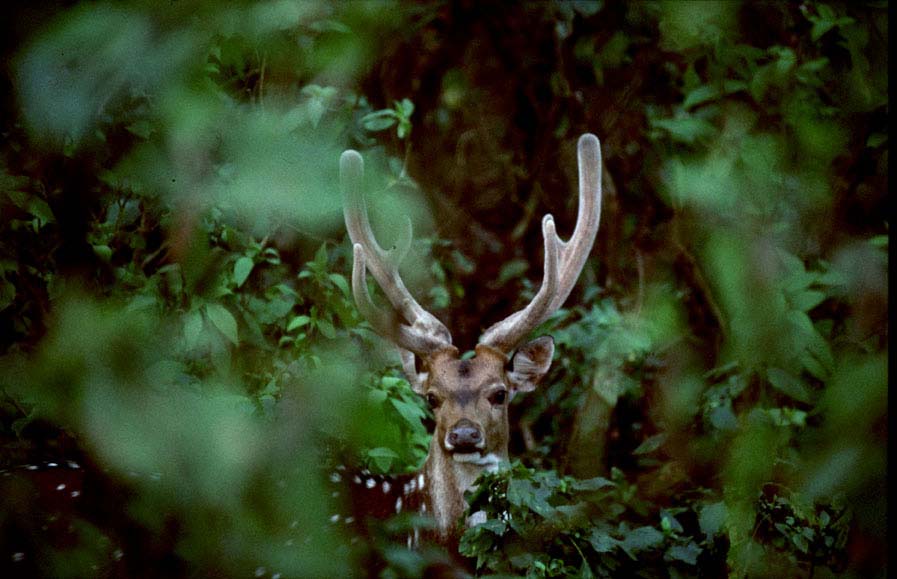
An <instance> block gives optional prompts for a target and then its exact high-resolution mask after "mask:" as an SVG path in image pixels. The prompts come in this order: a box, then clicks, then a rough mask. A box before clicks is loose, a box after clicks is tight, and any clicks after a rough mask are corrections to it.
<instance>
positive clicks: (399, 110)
mask: <svg viewBox="0 0 897 579" xmlns="http://www.w3.org/2000/svg"><path fill="white" fill-rule="evenodd" d="M462 4H463V3H462ZM474 5H476V3H474V4H473V5H471V6H467V5H466V4H465V5H463V6H460V5H459V6H443V5H442V4H423V5H419V4H415V3H392V2H378V3H354V2H350V3H337V2H237V3H230V4H228V5H226V6H224V5H221V4H220V3H214V2H208V1H200V2H193V3H189V5H188V4H185V3H177V2H176V3H166V4H165V5H164V6H161V5H159V6H157V5H155V4H153V3H147V2H142V1H128V2H119V3H117V4H114V5H113V4H109V3H99V4H96V3H91V4H80V5H74V6H72V7H71V8H68V9H65V10H63V9H58V10H57V11H56V12H54V11H53V10H51V9H49V8H48V9H46V11H42V10H43V9H41V10H37V9H34V10H35V12H27V11H23V12H22V15H23V16H22V17H21V18H17V17H15V16H14V17H10V18H7V19H3V21H4V22H15V23H16V24H15V26H13V25H11V24H6V25H5V26H7V28H9V30H7V28H4V32H9V38H12V39H13V40H12V41H11V42H10V43H8V46H7V45H5V46H7V47H6V48H5V49H4V50H5V51H6V52H5V53H4V57H5V60H4V62H5V63H6V64H7V66H6V67H4V70H5V71H6V73H5V75H6V76H5V78H6V79H7V82H8V86H9V87H11V89H12V90H11V91H10V92H9V95H10V97H9V98H8V99H5V100H4V101H3V103H2V104H0V106H2V107H3V112H4V113H5V114H4V115H0V119H2V121H0V125H2V133H3V142H2V144H0V213H2V216H3V218H2V220H0V327H2V330H3V331H2V332H0V344H2V350H0V354H2V358H0V388H2V390H3V396H2V403H0V418H2V419H0V467H2V468H7V467H12V466H16V465H21V464H25V463H27V462H31V461H36V460H40V459H44V458H46V459H62V458H71V459H75V460H77V461H78V462H79V463H82V464H85V465H88V469H89V470H88V472H89V473H90V474H91V476H92V477H94V478H93V479H92V480H93V483H92V484H95V485H98V486H97V488H100V489H104V490H106V489H111V490H110V491H109V492H108V493H107V494H102V492H103V491H96V492H97V493H99V494H101V495H102V499H103V501H102V504H99V505H98V504H96V503H92V504H91V506H87V507H84V508H83V509H82V510H80V511H77V512H74V513H73V514H71V517H70V522H71V530H70V531H69V534H68V535H65V540H60V541H56V542H53V541H48V540H45V539H44V537H45V536H46V535H43V534H41V531H40V529H39V523H38V522H39V521H42V520H43V519H42V517H44V516H46V515H47V513H46V512H44V511H43V510H41V509H42V507H41V506H40V505H39V504H36V503H33V502H32V501H31V500H30V499H27V500H26V499H23V498H22V497H23V496H24V495H21V494H18V492H10V493H6V492H5V491H6V490H7V488H6V487H4V488H3V489H2V490H3V491H4V493H0V495H2V496H3V497H4V498H3V499H2V502H0V505H2V508H0V538H2V543H3V545H4V547H6V545H7V543H8V544H9V545H22V544H23V541H24V543H25V544H30V545H33V546H34V549H33V550H31V551H28V555H29V557H30V556H31V555H32V554H33V555H34V557H33V561H32V560H28V561H27V562H25V563H27V564H29V565H32V564H33V567H29V569H31V570H32V571H33V573H34V574H37V575H38V576H85V575H106V576H122V575H123V576H129V575H141V576H152V575H159V576H162V575H164V576H195V575H208V574H211V575H215V576H253V575H254V576H268V575H274V574H275V573H280V574H281V576H284V577H286V576H345V575H351V574H352V573H353V572H354V573H357V574H361V573H364V572H366V571H367V569H365V570H359V569H358V568H355V566H354V564H355V563H356V562H355V561H354V560H352V558H351V557H352V555H353V554H354V553H355V552H356V551H355V550H354V548H353V546H352V543H351V541H352V538H351V537H349V536H346V535H345V534H344V533H342V532H340V531H338V530H337V529H335V528H334V527H333V526H329V525H328V523H327V521H328V520H329V519H330V517H331V514H332V513H333V512H334V511H335V510H338V509H339V508H341V506H344V505H340V504H339V503H338V502H337V501H336V500H334V497H332V496H331V489H330V488H329V487H328V486H327V485H325V484H324V479H325V478H326V477H325V476H322V475H323V474H325V473H322V472H321V470H322V465H326V464H330V461H332V459H333V458H334V456H333V455H332V453H329V452H328V451H329V449H330V447H329V445H328V444H329V442H331V441H336V442H337V443H338V446H339V448H340V449H341V450H345V451H346V453H347V456H348V457H349V458H350V459H352V460H353V461H355V462H356V463H357V464H359V465H361V466H364V467H366V468H368V469H370V470H372V471H374V472H378V473H381V472H383V473H385V472H410V471H413V470H415V469H417V468H419V467H420V465H421V464H422V462H423V460H424V458H425V456H426V452H427V448H428V445H429V435H428V433H427V428H426V424H427V423H428V422H429V421H430V419H431V415H430V413H429V410H428V409H427V408H426V406H425V405H424V404H423V402H422V401H421V400H420V399H419V397H417V396H416V395H415V394H414V393H413V392H412V391H411V389H410V387H409V385H408V383H407V382H406V381H405V379H404V378H402V377H400V372H399V370H398V359H397V357H396V356H395V354H394V352H392V351H391V350H390V349H389V347H388V346H386V345H385V344H384V343H383V341H382V340H381V339H380V338H378V337H376V336H374V334H373V333H372V331H371V328H370V326H369V325H368V324H367V323H366V322H365V321H363V320H362V318H361V317H360V316H359V314H358V312H357V311H356V308H355V306H354V301H353V298H352V295H351V290H350V287H349V284H350V281H349V280H348V277H347V276H348V275H349V272H350V271H351V250H350V248H349V247H348V244H347V243H345V241H344V228H343V225H342V216H341V208H340V206H341V200H340V193H339V187H338V175H337V170H338V169H337V168H338V158H339V153H340V152H341V151H342V150H343V149H345V148H348V147H353V148H356V149H359V150H361V151H362V152H363V154H364V156H365V160H366V187H367V192H368V195H367V200H368V203H369V205H370V211H371V218H372V222H373V227H374V229H375V231H376V233H377V236H378V239H380V240H381V241H382V244H383V245H384V247H389V246H390V244H392V243H395V242H396V239H397V238H398V237H399V235H400V234H399V233H398V231H399V230H400V229H401V227H400V225H401V224H399V221H401V220H403V219H404V217H405V216H406V215H407V216H409V217H410V218H411V219H412V221H413V222H414V225H415V229H416V238H417V239H416V242H415V244H414V245H413V246H412V248H411V251H410V253H411V255H409V257H408V258H407V259H406V260H405V262H404V263H403V264H402V269H403V278H404V279H405V281H406V283H407V285H408V286H409V287H410V288H411V290H412V293H413V294H414V295H415V296H417V298H418V299H419V300H421V302H422V303H424V304H425V305H426V306H427V307H428V308H429V309H431V310H433V311H435V312H436V313H437V314H438V315H439V316H440V318H442V319H444V320H445V321H446V322H448V325H449V326H450V327H451V328H452V329H453V331H455V330H457V331H456V333H455V337H456V338H457V339H456V343H458V344H459V346H460V347H462V348H463V347H467V346H469V344H466V343H464V342H467V341H470V340H473V339H475V337H476V336H475V334H476V333H477V332H478V331H479V330H480V329H481V328H482V327H485V325H487V324H488V320H486V317H489V316H495V317H498V315H502V316H504V315H507V314H508V313H510V311H512V309H513V307H514V306H515V305H521V304H523V303H525V301H526V300H527V299H529V298H531V297H532V295H533V294H534V292H535V291H536V288H537V287H538V286H537V285H536V284H537V281H538V280H537V276H538V275H539V273H538V269H539V267H538V263H537V262H538V260H539V255H540V253H539V251H541V250H538V249H536V248H538V247H540V245H539V244H541V238H540V237H539V228H538V226H537V225H536V224H537V223H538V221H537V220H538V217H539V216H540V215H542V214H543V213H547V212H553V213H554V214H555V215H556V216H557V217H558V223H559V224H561V225H562V227H561V229H562V230H564V229H565V227H563V225H566V224H570V223H571V222H570V220H572V211H573V209H572V207H573V204H574V203H575V196H574V195H570V196H569V197H570V198H569V199H567V197H564V195H563V192H564V191H566V189H565V188H566V187H568V183H569V186H570V187H574V188H575V171H574V170H573V166H574V162H575V161H574V158H575V157H574V155H573V154H572V151H573V149H572V148H571V147H572V145H571V143H573V142H574V140H575V137H576V136H578V134H579V133H580V132H584V131H591V132H595V133H596V134H598V136H599V137H600V138H601V140H602V146H603V153H604V160H605V167H604V169H605V170H606V172H607V178H606V179H605V182H604V184H605V202H604V215H603V217H602V219H603V222H602V230H601V233H600V234H599V238H598V242H597V245H596V250H595V252H594V254H593V256H592V258H591V259H590V260H589V262H588V264H587V266H586V269H585V271H584V273H583V277H582V280H581V282H580V284H579V286H578V288H577V289H576V290H575V291H574V293H573V294H572V296H571V299H570V301H569V302H568V304H567V307H568V308H569V309H562V310H560V311H559V312H558V313H557V314H556V315H555V316H554V317H553V318H552V319H551V320H549V321H548V322H547V323H546V324H545V325H544V327H543V328H542V329H541V330H542V331H543V332H545V333H550V334H551V335H553V336H554V338H555V342H556V346H557V355H556V359H555V361H554V365H553V369H552V372H551V374H550V376H549V377H548V379H546V381H545V383H544V384H543V385H542V386H540V388H539V390H538V391H537V392H535V393H533V394H529V395H526V396H520V397H517V398H516V399H515V401H514V403H513V406H512V414H511V416H512V423H511V426H512V443H513V444H512V452H516V451H520V454H521V456H522V458H523V462H522V463H514V465H513V466H511V467H510V468H509V469H508V470H505V471H502V472H499V473H495V474H489V475H484V476H483V477H482V478H481V484H480V485H479V487H477V488H476V489H475V490H474V491H472V492H471V493H470V495H469V497H468V498H469V501H470V506H471V508H470V512H469V513H468V514H472V513H475V512H478V511H482V512H483V513H484V514H485V515H486V519H485V522H482V523H481V524H478V525H476V526H474V527H472V528H469V529H467V530H466V531H465V532H464V535H463V540H462V542H461V552H462V553H463V554H464V555H465V556H467V557H469V558H470V562H471V565H472V566H474V567H475V568H476V570H477V572H478V573H479V574H481V575H511V576H533V577H548V576H583V577H590V576H649V577H653V576H664V577H666V576H676V577H684V576H724V575H726V574H729V575H733V576H816V575H823V576H831V575H843V576H847V577H858V576H884V573H885V570H884V569H885V564H886V563H885V562H886V556H885V555H884V553H885V547H884V544H883V541H882V539H881V537H884V536H885V535H886V528H887V523H886V519H885V513H886V510H887V509H886V507H887V500H886V491H885V477H884V473H885V472H886V470H887V458H886V454H885V448H886V444H887V386H888V362H887V360H888V342H887V336H888V323H887V289H888V284H887V280H888V271H889V257H888V246H889V222H888V219H889V217H888V214H887V212H886V211H885V208H886V206H887V199H888V197H887V183H888V180H887V173H888V171H887V161H888V142H889V141H888V136H887V134H886V131H885V129H884V127H886V126H887V124H888V98H887V85H888V78H887V69H888V67H887V64H888V63H887V60H888V53H887V50H886V47H887V14H886V11H885V10H884V8H885V6H883V5H882V3H878V2H866V3H862V4H859V3H843V2H830V3H823V2H802V3H748V2H745V3H739V2H692V1H677V2H657V3H627V4H620V3H616V4H615V3H608V2H556V3H522V4H519V5H518V4H514V5H508V6H506V7H503V9H502V10H500V11H495V10H493V9H488V8H485V7H474ZM16 10H25V9H24V8H21V9H19V8H16ZM16 16H18V13H16ZM32 16H33V18H32ZM32 22H34V23H33V24H32ZM471 23H472V24H471ZM13 29H14V30H13ZM447 55H449V56H447ZM509 55H511V56H509ZM390 103H391V104H390ZM412 127H413V129H414V130H413V131H412ZM393 128H395V132H393V131H392V129H393ZM567 166H568V167H567ZM412 174H413V175H414V178H415V179H417V180H419V181H420V183H421V185H420V187H418V185H417V182H416V181H415V180H414V179H412V178H411V176H410V175H412ZM427 195H429V196H431V199H430V200H431V201H434V203H433V204H432V206H433V207H434V208H436V210H435V211H434V215H433V216H431V215H430V214H429V211H428V209H427V207H426V205H424V203H423V201H424V200H425V198H426V196H427ZM565 219H566V221H565ZM434 229H435V234H432V233H431V232H432V231H433V230H434ZM441 237H442V238H441ZM444 237H449V239H444ZM371 285H372V287H373V286H374V284H373V282H371ZM499 310H500V313H499ZM462 343H463V345H462ZM467 355H470V353H468V354H467ZM322 441H327V443H322ZM340 457H342V455H340ZM524 465H526V466H524ZM570 473H575V474H576V475H577V476H579V477H580V478H576V477H574V476H571V474H570ZM600 475H604V476H606V477H607V478H604V477H603V476H600ZM4 480H5V477H4ZM104 485H105V486H104ZM11 488H12V487H11ZM12 490H13V491H15V490H16V489H15V488H12ZM85 494H88V493H85ZM36 521H38V522H36ZM413 522H414V521H412V520H411V519H409V518H407V517H406V518H404V519H401V520H396V521H392V522H391V523H389V524H388V525H387V529H386V531H384V534H383V536H382V537H377V538H376V541H377V547H376V548H377V552H378V553H380V554H381V555H382V558H383V560H384V562H385V563H384V564H385V565H386V568H385V569H384V570H383V574H384V575H385V576H409V577H410V576H418V575H420V574H422V573H423V572H424V571H425V566H426V565H427V564H428V563H429V562H432V561H437V560H440V559H439V558H438V557H437V556H435V555H434V554H433V553H432V552H429V551H422V552H413V551H410V550H408V549H406V548H405V542H404V541H405V534H406V533H407V531H408V530H409V529H410V525H411V524H412V523H413ZM418 522H419V521H418ZM123 529H126V530H128V531H127V532H126V531H123ZM131 531H134V532H135V533H137V536H139V537H140V538H141V540H143V539H146V542H145V544H146V545H148V547H147V548H144V546H145V545H144V543H141V544H140V549H133V548H131V547H132V546H133V544H128V543H127V541H128V540H129V539H128V536H129V533H130V532H131ZM23 538H24V539H23ZM17 548H18V547H17ZM24 552H25V551H22V552H18V551H17V552H14V553H13V557H12V558H11V559H10V558H9V554H8V553H6V551H4V552H3V553H0V556H3V557H5V559H4V560H7V561H9V560H12V561H13V562H14V563H22V561H21V559H20V558H17V557H16V555H22V554H23V553H24ZM122 559H123V562H122ZM116 561H118V562H116ZM116 565H119V566H118V567H116ZM121 565H124V567H122V566H121ZM122 569H125V570H122ZM173 569H174V570H173Z"/></svg>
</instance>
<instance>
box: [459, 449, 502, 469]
mask: <svg viewBox="0 0 897 579" xmlns="http://www.w3.org/2000/svg"><path fill="white" fill-rule="evenodd" d="M452 460H454V461H455V462H462V463H467V464H475V465H477V466H482V467H484V468H485V469H486V470H487V471H489V472H495V471H497V470H498V465H499V463H500V462H501V459H500V458H498V456H496V455H495V454H494V453H491V452H490V453H489V454H487V455H483V454H481V453H479V452H466V453H455V454H453V455H452Z"/></svg>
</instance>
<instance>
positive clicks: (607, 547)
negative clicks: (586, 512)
mask: <svg viewBox="0 0 897 579" xmlns="http://www.w3.org/2000/svg"><path fill="white" fill-rule="evenodd" d="M589 544H590V545H592V548H593V549H595V552H596V553H610V552H611V551H613V550H614V548H616V546H617V545H619V544H620V541H618V540H617V539H615V538H613V537H612V536H611V535H610V534H609V533H607V532H606V531H605V530H603V529H597V528H593V529H592V533H591V534H590V535H589Z"/></svg>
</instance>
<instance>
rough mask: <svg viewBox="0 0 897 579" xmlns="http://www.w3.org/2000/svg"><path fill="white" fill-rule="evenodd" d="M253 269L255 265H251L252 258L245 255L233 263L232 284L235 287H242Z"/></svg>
mask: <svg viewBox="0 0 897 579" xmlns="http://www.w3.org/2000/svg"><path fill="white" fill-rule="evenodd" d="M253 267H255V263H253V261H252V258H251V257H246V256H245V255H244V256H243V257H241V258H240V259H238V260H237V261H236V262H234V283H236V284H237V287H240V286H242V285H243V284H244V283H245V282H246V278H248V277H249V274H250V273H252V268H253Z"/></svg>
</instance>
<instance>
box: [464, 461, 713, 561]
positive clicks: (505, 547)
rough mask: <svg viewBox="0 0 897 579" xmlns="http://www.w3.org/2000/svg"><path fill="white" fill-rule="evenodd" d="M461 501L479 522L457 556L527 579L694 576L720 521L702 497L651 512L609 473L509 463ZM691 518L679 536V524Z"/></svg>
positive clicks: (632, 490) (618, 477)
mask: <svg viewBox="0 0 897 579" xmlns="http://www.w3.org/2000/svg"><path fill="white" fill-rule="evenodd" d="M468 501H469V503H470V511H471V512H476V511H482V512H483V513H485V515H486V517H487V519H486V521H485V522H483V523H481V524H478V525H476V526H474V527H472V528H470V529H468V530H467V531H466V532H465V533H464V536H463V538H462V541H461V552H462V553H463V554H465V555H467V556H469V557H476V558H477V567H478V568H488V569H490V570H491V571H492V572H498V573H500V574H511V575H516V576H527V577H557V576H569V575H576V576H588V577H595V576H598V577H615V576H620V575H628V574H632V573H635V572H636V570H638V572H639V573H640V574H641V575H643V576H664V573H666V572H671V573H684V574H686V575H687V574H694V573H696V571H697V567H696V566H697V565H698V558H699V557H700V556H701V554H702V553H703V552H704V551H705V550H713V549H715V546H714V545H715V539H716V538H717V537H719V536H720V535H721V534H722V532H723V525H722V524H720V523H719V520H720V519H723V518H725V514H724V513H725V511H724V507H723V506H721V505H722V503H719V502H716V503H712V502H710V501H709V500H707V499H706V498H699V499H690V500H687V501H684V502H683V503H682V506H678V507H677V508H676V509H673V510H666V509H660V510H659V511H653V512H652V510H651V509H650V506H649V505H648V504H647V503H645V502H644V501H641V500H640V499H639V498H638V497H637V490H636V488H635V487H634V486H633V485H632V484H630V483H628V482H627V481H626V479H625V476H624V475H623V473H622V472H621V471H619V470H617V469H614V470H613V473H612V479H611V480H609V479H606V478H603V477H596V478H592V479H587V480H577V479H573V478H571V477H568V476H558V475H557V473H555V472H554V471H535V470H533V469H527V468H525V467H523V466H522V465H520V464H519V463H517V464H515V465H513V466H512V467H511V468H510V469H509V470H507V471H505V472H502V473H500V474H490V475H484V476H483V477H482V478H481V483H480V486H479V488H478V489H477V490H476V491H474V492H473V493H471V494H470V495H469V496H468ZM720 509H723V511H722V513H720V512H718V511H719V510H720ZM699 517H700V518H701V521H702V523H701V524H700V525H699V526H696V527H695V528H693V529H691V530H690V531H689V533H686V531H685V528H684V527H683V525H682V523H681V522H680V519H681V520H683V521H684V520H689V521H694V520H696V519H697V518H699Z"/></svg>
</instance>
